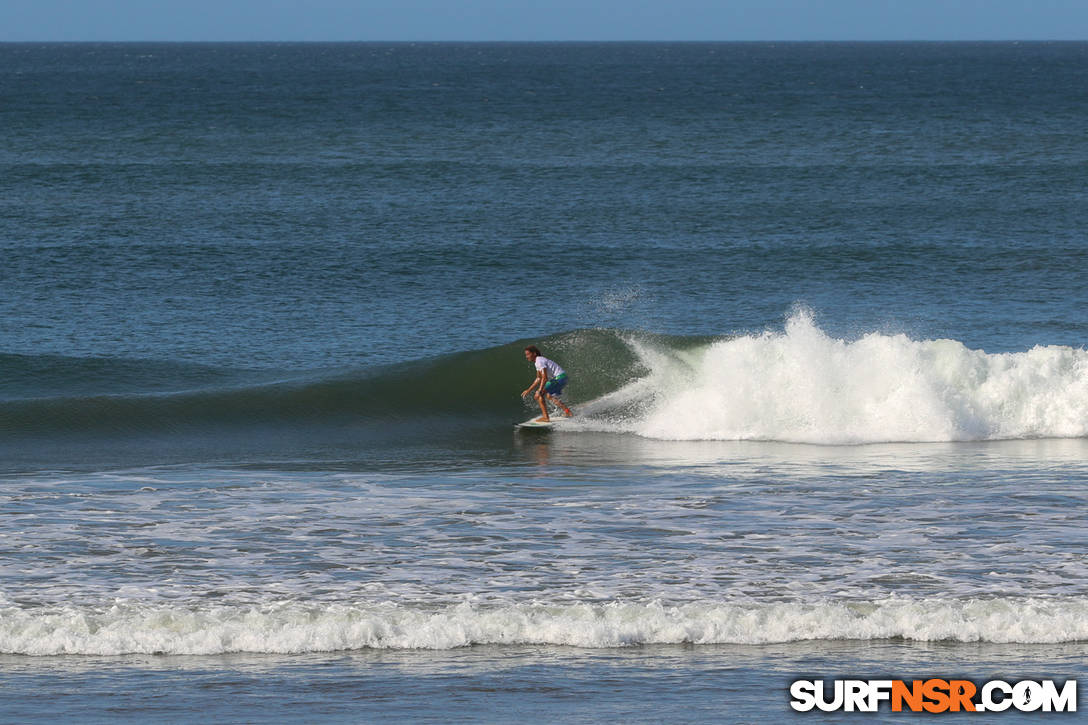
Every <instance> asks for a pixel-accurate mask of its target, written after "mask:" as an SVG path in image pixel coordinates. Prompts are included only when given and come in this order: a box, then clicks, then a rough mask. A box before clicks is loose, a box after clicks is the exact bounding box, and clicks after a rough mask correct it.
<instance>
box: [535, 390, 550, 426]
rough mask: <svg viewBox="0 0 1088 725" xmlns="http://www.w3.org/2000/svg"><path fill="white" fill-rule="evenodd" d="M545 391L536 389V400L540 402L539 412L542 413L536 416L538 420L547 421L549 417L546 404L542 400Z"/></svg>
mask: <svg viewBox="0 0 1088 725" xmlns="http://www.w3.org/2000/svg"><path fill="white" fill-rule="evenodd" d="M545 395H546V393H545V392H544V391H543V390H538V391H536V402H538V403H540V412H541V413H543V414H544V415H542V416H540V417H539V418H537V420H539V421H543V422H545V423H546V422H548V421H550V420H551V418H550V417H549V416H548V404H547V403H546V402H544V396H545Z"/></svg>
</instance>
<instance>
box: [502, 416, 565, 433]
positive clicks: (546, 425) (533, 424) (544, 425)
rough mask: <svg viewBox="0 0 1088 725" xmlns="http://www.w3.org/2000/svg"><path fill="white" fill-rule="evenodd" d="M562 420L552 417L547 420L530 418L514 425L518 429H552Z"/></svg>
mask: <svg viewBox="0 0 1088 725" xmlns="http://www.w3.org/2000/svg"><path fill="white" fill-rule="evenodd" d="M560 422H562V419H560V418H552V419H551V420H549V421H547V422H544V421H540V420H537V419H536V418H530V419H529V420H527V421H525V422H524V423H517V424H516V425H514V427H515V428H518V429H522V428H534V429H536V430H550V429H552V428H555V426H556V425H557V424H559V423H560Z"/></svg>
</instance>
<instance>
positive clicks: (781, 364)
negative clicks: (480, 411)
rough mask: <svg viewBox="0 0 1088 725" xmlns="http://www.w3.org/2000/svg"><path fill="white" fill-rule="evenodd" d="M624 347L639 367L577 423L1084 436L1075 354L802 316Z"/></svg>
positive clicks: (1086, 409) (872, 436)
mask: <svg viewBox="0 0 1088 725" xmlns="http://www.w3.org/2000/svg"><path fill="white" fill-rule="evenodd" d="M629 342H630V344H631V346H632V349H633V351H634V352H635V354H636V355H637V357H638V359H639V361H640V362H641V364H642V366H643V367H644V368H646V369H647V371H648V372H647V373H646V374H645V375H644V376H642V377H639V378H638V379H637V380H635V381H632V382H631V383H629V384H627V385H625V386H624V387H622V388H621V389H620V390H617V391H615V392H613V393H611V394H609V395H607V396H604V397H603V398H601V399H598V400H594V401H591V402H590V403H589V404H588V405H585V406H584V408H583V409H584V412H585V413H586V414H587V415H588V416H589V417H590V419H591V420H590V421H589V422H587V423H584V427H585V428H586V429H599V430H613V431H618V432H628V433H636V434H638V435H642V436H647V437H650V438H660V439H667V440H763V441H785V442H794V443H815V444H827V445H843V444H861V443H883V442H939V441H982V440H1005V439H1019V438H1082V437H1085V436H1086V435H1088V350H1084V349H1075V348H1070V347H1065V346H1036V347H1033V348H1032V349H1030V350H1027V351H1024V352H1015V353H997V354H987V353H986V352H984V351H982V350H972V349H969V348H967V347H966V346H965V345H964V344H963V343H961V342H958V341H956V340H913V339H911V338H910V337H908V336H907V335H906V334H902V333H900V334H885V333H880V332H871V333H868V334H864V335H860V336H859V337H858V338H857V339H854V340H849V341H848V340H844V339H837V338H835V337H833V336H831V335H829V334H828V333H826V332H824V331H823V330H821V329H820V328H819V326H818V325H817V324H816V322H815V319H814V315H813V313H812V312H811V311H800V312H794V313H793V314H792V315H791V316H790V317H789V318H788V320H787V321H786V323H785V328H784V330H782V331H778V332H775V331H767V332H763V333H759V334H746V335H737V336H731V337H729V338H726V339H722V340H719V341H717V342H714V343H713V344H710V345H707V346H704V347H699V348H696V349H694V350H686V351H677V350H675V349H667V348H663V347H661V346H657V345H654V344H652V343H647V342H643V341H640V340H639V339H638V338H635V337H632V338H630V339H629ZM616 410H618V411H620V412H619V413H618V414H617V413H616V412H614V411H616ZM595 419H599V423H600V424H599V425H595V423H597V422H598V421H597V420H595Z"/></svg>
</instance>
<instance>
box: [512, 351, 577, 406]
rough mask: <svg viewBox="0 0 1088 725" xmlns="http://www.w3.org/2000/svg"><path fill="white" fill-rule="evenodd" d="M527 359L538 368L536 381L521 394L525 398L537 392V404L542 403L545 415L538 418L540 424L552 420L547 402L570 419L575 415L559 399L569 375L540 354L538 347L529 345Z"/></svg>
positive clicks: (526, 353)
mask: <svg viewBox="0 0 1088 725" xmlns="http://www.w3.org/2000/svg"><path fill="white" fill-rule="evenodd" d="M525 359H526V360H528V361H529V362H531V363H532V364H533V366H534V367H535V368H536V380H534V381H533V384H532V385H530V386H529V387H528V388H526V389H525V391H524V392H523V393H522V394H521V397H523V398H524V397H525V396H526V395H528V394H529V393H531V392H533V391H534V390H536V395H535V396H534V397H535V398H536V402H538V403H540V412H541V413H543V414H544V415H542V416H540V417H539V418H537V421H538V422H540V423H547V422H548V421H550V420H551V418H550V417H548V404H547V401H549V400H550V401H552V403H554V404H555V405H556V406H558V407H560V408H562V409H563V414H564V415H565V416H567V417H568V418H569V417H571V416H572V415H574V413H572V412H570V408H568V407H567V406H565V405H563V401H562V400H560V399H559V396H560V395H561V394H562V393H563V388H565V387H566V386H567V373H566V371H565V370H563V368H561V367H559V365H557V364H556V362H555V361H554V360H549V359H548V358H546V357H544V356H543V355H541V354H540V350H539V349H537V347H536V345H529V346H528V347H527V348H525Z"/></svg>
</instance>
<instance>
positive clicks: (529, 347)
mask: <svg viewBox="0 0 1088 725" xmlns="http://www.w3.org/2000/svg"><path fill="white" fill-rule="evenodd" d="M525 352H531V353H533V354H534V355H539V354H540V348H538V347H537V346H536V345H526V346H525Z"/></svg>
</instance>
